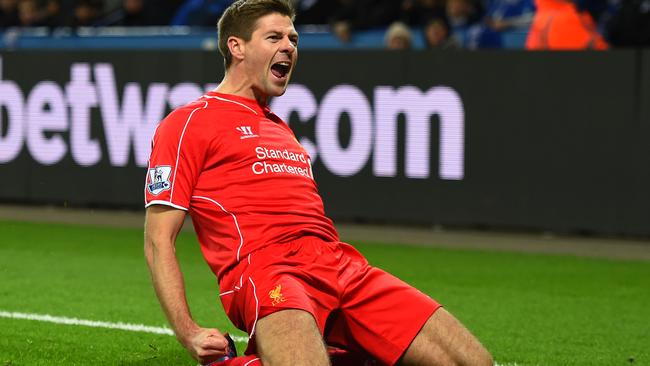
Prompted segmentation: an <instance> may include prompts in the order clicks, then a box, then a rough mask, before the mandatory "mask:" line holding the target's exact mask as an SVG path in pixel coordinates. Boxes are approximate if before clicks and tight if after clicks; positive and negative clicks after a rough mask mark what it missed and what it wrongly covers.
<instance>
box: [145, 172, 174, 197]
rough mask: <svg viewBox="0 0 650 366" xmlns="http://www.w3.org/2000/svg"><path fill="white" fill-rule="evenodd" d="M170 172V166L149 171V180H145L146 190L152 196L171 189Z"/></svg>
mask: <svg viewBox="0 0 650 366" xmlns="http://www.w3.org/2000/svg"><path fill="white" fill-rule="evenodd" d="M171 172H172V167H171V166H157V167H155V168H152V169H149V177H148V178H149V179H147V190H148V191H149V192H150V193H151V194H154V195H157V194H159V193H160V192H162V191H166V190H168V189H169V188H171V184H170V183H169V175H170V174H171Z"/></svg>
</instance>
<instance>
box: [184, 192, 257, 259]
mask: <svg viewBox="0 0 650 366" xmlns="http://www.w3.org/2000/svg"><path fill="white" fill-rule="evenodd" d="M192 198H198V199H202V200H205V201H208V202H212V203H214V204H215V205H217V206H219V208H221V210H222V211H223V212H225V213H227V214H228V215H230V216H232V219H233V221H234V222H235V227H236V228H237V232H238V233H239V248H237V262H239V253H240V252H241V248H242V247H243V246H244V235H242V233H241V229H240V228H239V222H238V221H237V216H235V214H233V213H232V212H230V211H228V210H226V209H225V208H224V207H223V206H222V205H221V203H219V202H217V201H215V200H213V199H212V198H209V197H203V196H192Z"/></svg>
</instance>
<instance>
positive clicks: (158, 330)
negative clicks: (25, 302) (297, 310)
mask: <svg viewBox="0 0 650 366" xmlns="http://www.w3.org/2000/svg"><path fill="white" fill-rule="evenodd" d="M0 318H10V319H23V320H35V321H41V322H48V323H55V324H65V325H81V326H85V327H93V328H107V329H119V330H127V331H131V332H144V333H154V334H165V335H174V332H173V331H172V330H171V329H169V328H166V327H152V326H149V325H143V324H130V323H122V322H118V323H111V322H102V321H96V320H86V319H78V318H68V317H63V316H52V315H49V314H31V313H17V312H11V311H2V310H0ZM231 337H232V339H233V340H234V341H235V342H240V343H242V342H243V343H246V342H248V337H242V336H231Z"/></svg>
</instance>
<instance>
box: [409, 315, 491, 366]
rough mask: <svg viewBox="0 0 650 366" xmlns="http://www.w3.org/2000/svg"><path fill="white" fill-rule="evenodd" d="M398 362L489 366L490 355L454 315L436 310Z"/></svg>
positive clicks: (410, 365) (410, 364)
mask: <svg viewBox="0 0 650 366" xmlns="http://www.w3.org/2000/svg"><path fill="white" fill-rule="evenodd" d="M399 365H404V366H412V365H418V366H420V365H441V366H442V365H468V366H470V365H471V366H492V365H493V362H492V357H491V356H490V354H489V353H488V352H487V350H486V349H485V348H484V347H483V345H481V343H480V342H479V341H478V339H476V337H474V336H473V335H472V334H471V333H470V332H469V330H467V328H465V327H464V326H463V325H462V324H461V323H460V322H459V321H458V320H457V319H456V318H455V317H454V316H453V315H451V314H450V313H449V312H448V311H446V310H445V309H444V308H440V309H438V310H437V311H436V312H435V313H434V314H433V315H432V316H431V317H430V318H429V320H427V322H426V323H425V324H424V327H422V329H421V330H420V332H419V333H418V335H417V336H416V337H415V339H413V342H412V343H411V345H410V346H409V347H408V349H407V350H406V352H405V353H404V356H403V357H402V359H401V360H400V362H399Z"/></svg>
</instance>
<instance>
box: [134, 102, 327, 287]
mask: <svg viewBox="0 0 650 366" xmlns="http://www.w3.org/2000/svg"><path fill="white" fill-rule="evenodd" d="M154 204H162V205H168V206H171V207H174V208H177V209H181V210H185V211H188V212H189V214H190V215H191V217H192V222H193V223H194V228H195V230H196V233H197V236H198V239H199V242H200V243H201V248H202V251H203V255H204V256H205V259H206V261H207V263H208V264H209V265H210V267H211V268H212V271H213V272H214V273H215V274H217V276H218V277H219V278H220V277H221V274H223V272H224V271H225V270H227V269H228V268H229V267H231V266H232V265H234V264H236V263H238V262H239V261H241V260H243V259H245V258H246V257H247V255H248V254H249V253H251V252H253V251H255V250H257V249H259V248H262V247H265V246H267V245H273V244H279V243H287V242H291V241H294V240H296V239H298V238H301V237H305V236H316V237H319V238H321V239H322V240H324V241H338V234H337V232H336V230H335V229H334V226H333V224H332V221H331V220H330V219H329V218H328V217H326V216H325V212H324V208H323V201H322V199H321V197H320V195H319V194H318V190H317V188H316V183H315V182H314V177H313V173H312V169H311V161H310V159H309V156H308V155H307V152H306V151H305V149H304V148H303V147H302V146H301V145H300V144H299V143H298V141H297V140H296V138H295V136H294V134H293V132H292V131H291V129H290V128H289V127H288V126H287V125H286V123H284V122H283V121H282V120H281V119H280V118H279V117H277V116H276V115H274V114H273V113H271V111H270V110H269V109H268V107H265V106H260V105H259V104H258V103H257V102H256V101H255V100H251V99H248V98H243V97H239V96H234V95H230V94H221V93H216V92H209V93H207V94H206V95H204V96H202V97H201V98H199V99H198V100H196V101H195V102H192V103H190V104H188V105H185V106H183V107H181V108H178V109H176V110H174V111H173V112H172V113H170V114H169V115H168V116H167V117H166V118H165V119H164V120H163V121H162V122H161V123H160V125H159V126H158V128H157V129H156V132H155V134H154V137H153V140H152V151H151V156H150V159H149V169H148V171H147V178H146V185H145V206H146V207H149V206H150V205H154Z"/></svg>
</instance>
